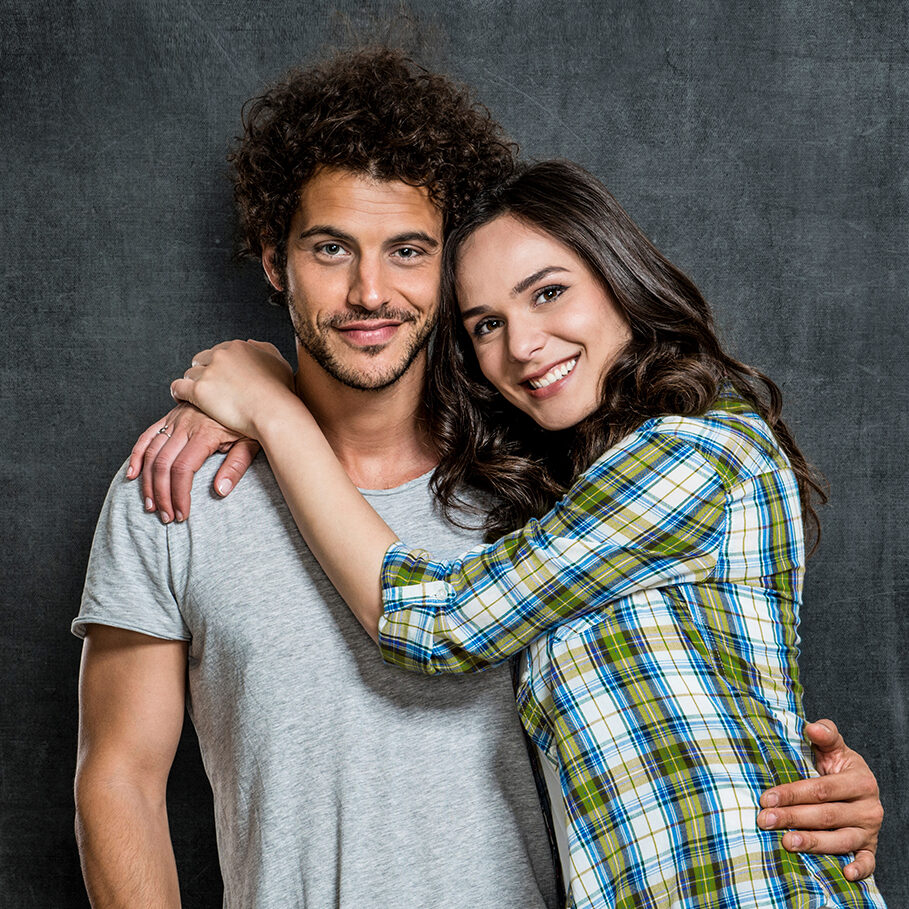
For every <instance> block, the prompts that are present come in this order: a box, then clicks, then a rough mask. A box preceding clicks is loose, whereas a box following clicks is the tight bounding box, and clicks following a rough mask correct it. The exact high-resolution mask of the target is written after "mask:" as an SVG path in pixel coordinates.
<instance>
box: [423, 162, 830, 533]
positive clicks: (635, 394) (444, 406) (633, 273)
mask: <svg viewBox="0 0 909 909" xmlns="http://www.w3.org/2000/svg"><path fill="white" fill-rule="evenodd" d="M504 214H510V215H512V216H513V217H516V218H518V219H519V220H521V221H523V222H524V223H526V224H528V225H529V226H530V227H533V228H535V229H537V230H540V231H542V232H544V233H546V234H548V235H549V236H551V237H553V238H554V239H556V240H558V241H559V242H561V243H563V244H564V245H566V246H567V247H568V248H569V249H571V250H572V251H573V252H574V253H575V254H576V255H577V256H578V257H579V258H580V259H581V260H582V261H583V262H584V264H585V265H586V266H587V267H588V268H589V269H590V271H591V272H592V273H593V274H594V275H595V276H596V277H597V279H598V280H599V281H600V283H601V284H602V286H603V287H604V288H605V289H606V290H607V291H608V292H609V294H610V295H611V297H612V298H613V301H614V302H615V304H616V305H617V307H618V309H619V311H620V312H621V313H622V315H623V316H624V317H625V319H626V320H627V322H628V325H629V327H630V329H631V340H630V341H629V342H628V343H627V344H626V345H625V347H624V349H623V350H622V351H621V353H620V354H619V356H618V357H617V359H616V360H615V362H613V363H612V364H611V366H610V367H609V368H608V369H607V370H606V373H605V375H604V376H603V378H602V385H601V392H600V406H599V409H598V410H596V411H595V412H594V413H593V414H591V415H590V416H588V417H587V418H586V419H585V420H583V421H581V422H580V423H579V424H578V425H576V426H574V427H571V428H570V429H566V430H562V431H560V432H546V431H545V430H542V429H541V428H540V427H539V426H538V425H537V424H536V423H535V422H534V421H533V420H532V419H531V418H530V417H528V416H527V415H526V414H524V413H521V412H520V411H517V410H516V409H515V408H513V407H512V406H511V405H509V404H508V403H507V402H506V401H505V400H504V398H502V397H501V396H500V395H499V394H498V393H497V392H496V391H495V389H494V388H493V386H492V385H491V384H490V383H489V381H488V380H487V379H486V378H485V377H484V376H483V374H482V373H481V371H480V367H479V364H478V363H477V359H476V356H475V355H474V352H473V345H472V343H471V341H470V338H469V336H468V335H467V332H466V331H465V330H464V328H463V325H462V324H461V319H460V317H459V315H458V311H457V302H456V274H455V273H456V268H457V261H458V253H459V250H460V249H461V247H462V246H463V244H464V242H465V241H466V240H467V238H468V237H469V236H470V235H471V234H472V233H473V232H474V231H476V230H477V229H478V228H479V227H481V226H482V225H484V224H487V223H489V222H490V221H492V220H493V219H495V218H497V217H499V216H501V215H504ZM432 370H433V371H432V375H431V377H430V382H429V383H428V387H429V390H430V394H431V395H432V401H431V402H430V404H431V406H430V407H429V413H430V414H431V419H432V422H433V427H432V428H433V434H434V437H435V439H436V442H437V446H438V449H439V452H440V455H441V459H440V464H439V467H438V469H437V470H436V472H435V474H434V476H433V480H432V484H433V489H434V491H435V493H436V495H437V497H438V498H439V500H440V502H441V504H442V506H443V508H444V510H445V511H446V513H447V514H448V516H449V517H450V518H451V519H453V520H455V521H456V522H457V523H462V522H460V521H458V520H457V514H456V512H457V511H459V510H462V509H464V508H467V509H468V510H470V511H477V510H478V509H474V508H470V507H469V506H468V505H467V504H466V503H465V500H464V499H463V498H462V490H463V489H464V488H465V487H468V486H469V487H473V488H474V489H479V490H482V491H484V492H486V493H489V494H490V495H492V496H493V497H494V499H495V500H496V503H497V504H496V507H495V508H493V509H492V510H490V511H489V512H488V514H486V523H485V529H486V532H487V538H488V539H490V540H494V539H497V538H498V537H500V536H502V535H503V534H504V533H507V532H509V531H511V530H514V529H515V528H516V527H520V526H522V525H523V524H525V523H526V522H527V521H528V520H529V519H530V518H532V517H539V516H541V515H542V514H543V513H544V512H546V511H547V510H548V509H549V508H551V507H552V505H553V504H555V502H556V501H557V500H558V499H559V498H561V496H562V495H564V492H565V490H566V489H567V488H568V487H569V486H570V485H571V484H572V482H573V481H574V480H575V479H576V477H577V476H578V474H580V473H581V472H583V471H584V470H586V469H587V468H588V467H589V466H590V464H591V463H592V462H593V461H594V460H596V458H598V457H599V456H600V455H601V454H602V453H603V452H605V451H606V450H607V449H609V448H611V447H612V446H613V445H615V444H616V443H617V442H618V441H619V440H621V439H622V438H624V437H625V436H626V435H628V434H629V433H631V432H633V431H634V430H635V429H637V428H638V427H639V426H641V425H642V424H643V423H644V422H646V421H647V420H649V419H651V418H652V417H658V416H665V415H670V414H678V415H681V416H696V415H700V414H703V413H705V412H706V411H707V410H709V409H710V407H711V406H712V405H713V404H714V403H715V401H716V400H717V398H718V397H719V395H720V393H721V391H722V387H723V386H724V385H728V384H731V385H732V386H733V387H734V388H735V389H736V391H737V392H738V393H739V394H740V395H741V396H742V397H744V398H745V399H746V400H748V401H749V402H750V403H751V404H752V405H753V406H754V407H755V408H756V410H757V411H758V413H759V414H760V415H761V417H762V418H763V419H764V420H765V422H766V423H767V424H768V425H769V426H770V428H771V430H772V431H773V433H774V435H775V436H776V439H777V441H778V442H779V444H780V447H781V448H782V449H783V451H784V452H785V453H786V455H787V457H788V458H789V461H790V463H791V465H792V468H793V470H794V472H795V475H796V479H797V480H798V485H799V493H800V497H801V502H802V514H803V518H804V519H805V521H806V523H807V524H808V525H809V529H811V530H814V531H815V541H817V539H818V538H819V522H818V519H817V514H816V512H815V510H814V508H813V506H812V494H814V495H815V496H817V497H818V498H819V499H820V501H821V502H824V501H826V493H825V490H824V487H823V482H822V478H821V477H820V476H819V475H818V474H817V473H816V472H815V470H814V469H813V468H812V467H811V465H810V464H809V463H808V461H807V460H806V459H805V457H804V455H803V454H802V452H801V451H800V450H799V448H798V446H797V445H796V443H795V439H794V438H793V436H792V434H791V432H790V431H789V429H788V427H787V426H786V424H785V423H784V422H783V420H782V419H781V417H780V411H781V409H782V396H781V394H780V390H779V388H778V387H777V386H776V385H775V384H774V383H773V382H772V381H771V380H770V379H769V378H768V377H767V376H765V375H764V374H763V373H761V372H759V371H758V370H756V369H754V368H753V367H751V366H748V365H746V364H744V363H740V362H738V361H737V360H734V359H733V358H732V357H730V356H729V355H728V354H727V353H725V351H723V349H722V347H721V346H720V342H719V340H718V339H717V336H716V331H715V328H714V323H713V316H712V314H711V311H710V307H709V306H708V305H707V302H706V301H705V300H704V298H703V296H702V295H701V293H700V291H699V290H698V289H697V287H695V285H694V284H693V283H692V281H691V279H690V278H688V276H687V275H685V274H684V273H683V272H682V271H680V270H679V269H678V268H677V267H676V266H675V265H673V264H672V263H671V262H669V261H668V260H667V259H666V258H665V257H664V256H663V255H662V254H661V253H660V252H659V251H658V250H657V249H656V248H655V247H654V246H653V244H652V243H651V242H650V241H649V240H648V239H647V237H645V236H644V234H643V232H642V231H641V229H640V228H639V227H638V226H637V225H636V224H635V223H634V221H632V220H631V218H630V217H629V216H628V214H627V213H626V212H625V210H624V209H623V208H622V207H621V206H620V205H619V203H618V202H617V201H616V200H615V198H614V197H613V196H612V194H611V193H610V192H609V191H608V190H607V189H606V188H605V187H604V186H603V185H602V184H601V183H600V182H599V181H598V180H596V178H594V177H593V176H592V175H591V174H589V173H588V172H587V171H585V170H583V168H580V167H578V166H577V165H575V164H570V163H568V162H562V161H550V162H543V163H540V164H536V165H533V166H531V167H529V168H527V169H526V170H524V171H523V172H521V173H518V174H517V175H516V176H513V177H512V178H510V179H508V180H506V181H505V182H504V183H503V184H502V185H501V186H499V187H496V188H493V189H492V190H490V191H488V192H487V193H486V194H484V195H482V196H481V197H480V198H479V199H478V200H477V203H476V205H475V207H474V209H473V210H472V211H471V212H470V213H469V214H468V215H467V216H466V218H464V219H463V220H462V221H461V223H460V224H459V225H458V227H457V228H456V229H455V230H454V231H453V232H452V233H451V235H450V236H449V238H448V242H447V243H446V247H445V250H444V253H443V265H442V312H441V315H440V322H439V333H438V337H437V340H436V349H435V356H434V358H433V360H432ZM815 546H816V542H815ZM812 551H813V548H812Z"/></svg>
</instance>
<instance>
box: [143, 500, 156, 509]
mask: <svg viewBox="0 0 909 909" xmlns="http://www.w3.org/2000/svg"><path fill="white" fill-rule="evenodd" d="M145 510H146V511H154V510H155V503H154V502H153V501H152V500H151V499H146V500H145Z"/></svg>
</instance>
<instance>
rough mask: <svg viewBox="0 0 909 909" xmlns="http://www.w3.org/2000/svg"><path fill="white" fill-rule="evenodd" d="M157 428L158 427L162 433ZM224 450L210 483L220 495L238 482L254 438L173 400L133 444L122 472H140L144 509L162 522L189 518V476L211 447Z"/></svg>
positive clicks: (254, 448) (253, 449)
mask: <svg viewBox="0 0 909 909" xmlns="http://www.w3.org/2000/svg"><path fill="white" fill-rule="evenodd" d="M162 429H163V432H162ZM218 451H222V452H223V451H226V452H228V455H227V457H226V458H225V459H224V463H223V464H221V466H220V467H219V468H218V472H217V473H216V474H215V479H214V482H213V483H212V485H213V486H214V489H215V492H217V493H218V495H220V496H226V495H227V494H228V493H229V492H230V491H231V490H232V489H233V488H234V487H235V486H236V485H237V483H239V482H240V479H241V477H242V476H243V474H244V473H246V471H247V469H248V468H249V465H250V464H252V462H253V459H254V458H255V457H256V454H257V453H258V451H259V443H258V442H254V441H253V440H252V439H247V438H245V437H244V436H241V435H240V434H239V433H236V432H233V431H232V430H230V429H225V428H224V427H223V426H222V425H221V424H220V423H216V422H215V421H214V420H212V419H211V417H207V416H206V415H205V414H204V413H202V411H200V410H197V409H196V408H195V407H193V406H192V405H191V404H178V405H177V406H176V407H174V408H173V409H172V410H171V411H170V413H168V414H167V416H166V417H164V419H163V421H162V420H156V421H155V422H154V423H153V424H152V425H151V426H149V427H148V429H146V430H145V432H143V433H142V435H141V436H139V440H138V441H137V442H136V444H135V445H134V446H133V450H132V452H131V453H130V456H129V465H128V467H127V469H126V476H127V478H128V479H130V480H132V479H135V478H136V477H138V476H139V475H140V474H141V476H142V499H143V501H144V502H145V510H146V511H157V512H158V514H159V515H160V517H161V520H162V521H164V523H165V524H167V523H168V522H169V521H171V520H173V519H174V518H176V520H178V521H184V520H186V518H188V517H189V509H190V502H191V493H192V486H193V477H194V476H195V475H196V472H197V471H198V470H199V468H200V467H201V466H202V465H203V464H204V463H205V461H206V460H207V459H208V458H209V457H211V455H213V454H214V453H215V452H218Z"/></svg>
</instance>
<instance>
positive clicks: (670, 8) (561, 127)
mask: <svg viewBox="0 0 909 909" xmlns="http://www.w3.org/2000/svg"><path fill="white" fill-rule="evenodd" d="M402 9H405V8H404V7H401V6H400V5H399V4H398V3H389V4H384V5H383V4H381V3H380V4H365V5H364V4H354V3H349V2H339V3H336V4H330V3H325V2H322V0H308V2H306V3H299V2H293V3H291V2H286V0H270V2H267V3H263V2H258V0H193V2H182V3H176V2H171V0H159V2H147V3H142V2H138V0H134V2H117V0H105V2H98V0H76V2H61V3H57V4H49V3H45V2H40V3H39V2H34V0H18V2H11V0H4V2H3V4H2V9H0V62H2V67H0V70H2V72H0V79H2V120H0V151H2V154H0V174H2V185H3V191H2V192H3V195H2V223H3V233H2V243H0V256H2V258H3V263H2V269H0V272H2V276H0V281H2V286H3V289H2V295H0V299H2V305H3V309H4V326H3V331H2V334H0V345H2V350H3V356H2V361H0V369H2V377H3V381H2V395H3V405H4V406H3V418H4V422H3V431H2V437H0V470H2V484H3V485H2V489H3V507H4V510H5V518H4V521H3V533H4V541H5V544H4V546H3V547H2V554H0V559H2V565H3V569H4V571H3V588H2V594H3V610H4V613H3V615H4V619H3V623H2V630H0V635H2V652H0V671H2V673H3V678H2V681H0V690H2V720H0V755H2V773H0V798H2V815H0V836H2V843H0V903H2V904H3V905H4V906H10V907H13V906H15V907H51V906H53V907H71V906H72V907H76V906H85V905H87V901H86V899H85V896H84V891H83V887H82V881H81V875H80V872H79V866H78V857H77V854H76V849H75V842H74V838H73V834H72V814H73V810H72V794H71V786H72V775H73V767H74V759H75V739H76V681H77V674H78V664H79V655H80V645H79V642H78V641H77V640H76V639H75V638H73V637H71V636H70V634H69V631H68V627H69V622H70V620H71V618H72V616H73V615H74V614H75V612H76V610H77V609H78V601H79V594H80V590H81V584H82V576H83V572H84V569H85V562H86V558H87V555H88V550H89V545H90V543H91V537H92V531H93V528H94V522H95V519H96V517H97V513H98V509H99V507H100V505H101V502H102V499H103V496H104V493H105V490H106V488H107V485H108V483H109V481H110V478H111V476H112V474H113V473H114V471H115V470H116V469H117V467H118V466H119V464H120V463H121V461H122V460H123V459H124V457H125V456H126V454H127V453H128V451H129V449H130V447H131V444H132V442H133V440H134V438H135V436H136V435H137V434H138V432H139V431H140V430H141V429H143V428H144V427H145V426H146V425H147V424H148V423H149V422H150V421H151V420H152V419H153V418H155V417H156V416H159V415H160V414H162V413H163V412H164V410H166V409H167V407H168V406H169V399H168V396H167V388H166V383H167V382H168V381H169V380H170V379H171V378H172V377H174V376H176V375H177V374H179V373H180V372H182V370H183V369H184V368H185V365H186V362H187V360H188V358H189V357H190V356H191V355H192V354H193V353H194V352H195V351H196V350H197V349H200V348H202V347H205V346H208V345H210V344H211V343H212V342H215V341H218V340H220V339H224V338H226V337H232V336H241V337H259V338H264V339H267V340H272V341H274V342H275V343H277V344H278V345H279V346H280V347H281V348H282V349H283V350H285V351H287V352H290V350H291V345H290V335H289V331H288V328H287V325H286V324H285V318H284V317H283V315H282V314H281V313H280V312H278V311H277V310H274V309H270V308H268V307H267V305H266V304H265V297H266V294H265V288H264V284H263V282H262V280H261V278H260V275H259V272H258V270H257V269H255V268H253V267H251V266H248V267H240V266H237V265H235V264H233V262H232V258H231V254H232V236H233V229H234V228H233V216H232V211H231V204H230V195H229V188H228V184H227V180H226V178H225V173H226V165H225V163H224V155H225V152H226V149H227V147H228V143H229V141H230V139H231V137H232V136H234V135H235V134H236V131H237V129H238V124H239V113H240V108H241V106H242V104H243V102H244V101H245V100H246V99H247V98H248V97H250V96H252V95H254V94H255V93H257V92H258V91H259V90H260V89H261V88H262V87H263V86H264V85H265V84H266V83H267V82H268V81H270V80H272V79H273V78H275V77H277V76H278V75H280V74H281V73H282V72H283V71H284V70H285V69H286V68H288V67H289V66H291V65H293V64H297V63H305V62H307V61H310V60H313V59H314V58H315V56H316V55H317V54H319V53H322V52H324V49H325V48H326V47H327V46H331V45H332V44H337V43H343V42H344V41H346V40H348V37H349V35H350V34H360V35H364V34H366V35H368V34H370V33H372V34H378V33H380V32H382V30H383V29H384V28H385V25H384V23H385V22H387V21H389V20H400V19H401V11H402ZM406 9H407V10H409V11H410V13H411V15H412V17H413V18H414V19H415V20H416V21H417V23H418V26H419V28H418V30H417V31H416V32H414V31H413V30H411V32H412V34H411V37H410V38H409V39H408V40H411V41H413V42H415V46H417V47H418V49H419V50H420V51H421V52H422V54H423V59H424V62H425V63H426V64H427V65H428V66H430V67H432V68H435V69H439V70H441V71H443V72H446V73H448V74H450V75H451V76H453V77H455V78H456V79H458V80H460V81H463V82H466V83H468V84H470V85H472V86H474V87H475V89H476V91H477V95H478V97H479V98H480V99H481V100H482V101H483V102H485V103H486V104H487V105H488V106H489V108H490V109H491V110H492V111H493V112H494V114H495V115H496V116H497V117H498V118H499V119H500V120H501V122H502V123H503V124H504V125H505V127H506V129H507V130H508V132H509V133H510V135H511V136H512V137H513V138H514V139H515V140H516V141H517V142H518V143H519V144H520V146H521V148H522V151H523V152H524V154H525V155H526V156H528V157H533V158H545V157H552V156H561V157H567V158H571V159H574V160H577V161H579V162H581V163H582V164H584V165H586V166H587V167H589V168H590V169H592V170H593V171H594V172H595V173H596V174H598V175H599V176H600V177H601V178H602V179H603V180H604V182H605V183H606V184H607V185H608V186H609V187H610V188H611V189H612V190H613V192H614V193H615V194H616V196H617V197H618V198H619V199H620V200H621V201H622V202H623V203H624V205H625V206H626V207H627V209H628V210H629V211H630V213H631V214H632V216H633V217H635V218H636V219H637V220H638V222H639V223H640V224H641V225H642V226H643V227H644V229H645V230H646V232H647V233H648V234H649V235H650V236H651V237H653V238H654V239H655V241H656V243H657V245H658V246H660V247H661V248H662V249H663V250H664V251H665V252H666V253H667V254H668V255H669V257H670V258H671V259H673V260H674V261H676V262H677V263H678V264H679V265H681V266H682V267H683V268H684V269H685V270H687V271H688V272H689V273H690V274H691V275H692V276H693V277H694V279H695V281H696V282H697V283H698V285H699V286H700V287H701V289H702V290H703V291H704V292H705V294H706V296H707V298H708V299H709V300H710V301H711V302H712V304H713V306H714V308H715V310H716V312H717V316H718V320H719V323H720V325H721V327H722V330H723V334H724V337H725V338H726V340H727V342H728V343H729V344H730V345H731V347H732V348H733V350H734V351H736V352H737V353H738V355H739V356H740V357H741V358H743V359H745V360H747V361H748V362H750V363H753V364H755V365H757V366H759V367H760V368H762V369H764V370H765V371H766V372H768V373H769V374H770V375H771V376H773V377H774V378H775V379H776V380H777V382H778V383H780V385H781V386H782V388H783V390H784V393H785V394H786V395H787V405H786V414H787V416H788V418H789V420H790V421H791V425H793V426H794V428H795V430H796V432H797V434H798V438H799V441H800V443H801V444H802V446H803V448H804V449H805V450H806V451H807V452H808V453H809V455H810V456H811V457H812V458H813V459H814V461H815V462H816V463H817V465H818V466H819V467H820V468H821V469H822V470H823V471H824V473H825V474H826V475H827V477H828V479H829V481H830V486H831V490H832V498H831V504H830V505H829V506H828V507H827V508H826V509H824V511H823V519H824V524H825V529H824V540H823V544H822V547H821V550H820V553H819V554H818V556H817V557H816V558H815V559H813V560H812V562H811V565H810V569H809V574H808V581H807V591H806V603H805V607H804V619H803V625H802V634H803V655H802V666H803V670H804V679H805V683H806V688H807V692H808V693H807V707H808V713H809V715H810V716H815V717H816V716H820V715H828V716H832V717H833V718H834V719H835V720H836V721H837V722H838V723H839V724H840V726H841V728H842V729H843V730H844V732H845V734H846V737H847V740H848V741H849V742H850V743H851V744H853V745H854V746H856V747H858V748H859V749H860V750H861V751H862V752H863V753H864V754H865V755H866V756H867V758H868V760H869V762H870V763H871V764H872V766H873V768H874V769H875V771H876V773H877V775H878V778H879V780H880V784H881V789H882V792H883V799H884V803H885V807H886V810H887V818H886V823H885V827H884V832H883V841H882V844H881V849H880V853H879V873H878V879H879V882H880V885H881V888H882V890H883V891H884V893H885V895H886V896H887V897H888V899H889V901H890V905H891V907H901V906H907V905H909V860H907V858H906V856H907V847H906V843H907V842H909V801H907V799H906V795H905V789H906V785H907V741H909V715H907V695H906V692H907V679H909V670H907V665H909V664H907V652H909V635H907V619H906V608H907V587H909V572H907V560H906V549H907V534H906V530H905V526H906V520H905V517H904V511H905V506H906V502H907V494H906V493H907V484H906V467H905V465H906V453H905V448H906V436H907V433H906V428H907V393H906V384H905V383H906V378H907V362H909V361H907V351H906V324H907V316H906V312H907V293H906V287H907V284H909V269H907V265H906V262H907V253H909V244H907V217H906V216H907V189H909V183H907V177H906V174H907V173H909V134H907V116H906V111H907V100H909V98H907V95H909V70H907V64H909V37H907V36H909V21H907V20H909V7H907V4H906V3H905V2H897V0H866V2H863V3H853V2H846V0H787V2H781V0H776V2H772V0H771V2H766V3H735V2H732V0H726V2H721V0H690V2H684V3H682V2H666V0H660V2H657V0H626V2H619V0H596V2H594V0H590V2H578V3H572V2H569V3H550V2H531V0H510V2H486V0H462V2H459V3H457V4H454V3H451V4H448V3H443V2H430V0H425V2H417V0H415V2H413V3H412V4H411V5H410V6H408V7H406ZM171 780H172V782H171V793H170V796H171V798H170V804H171V825H172V831H173V838H174V842H175V848H176V853H177V857H178V864H179V868H180V874H181V878H182V885H183V889H184V904H185V905H187V906H192V907H215V906H219V905H220V879H219V875H218V867H217V857H216V853H215V847H214V843H213V835H212V821H211V800H210V796H209V793H208V785H207V782H206V780H205V776H204V774H203V772H202V769H201V764H200V761H199V757H198V749H197V746H196V743H195V740H194V738H193V736H192V732H191V730H187V732H186V734H185V736H184V740H183V742H182V744H181V748H180V753H179V756H178V759H177V763H176V767H175V770H174V773H173V774H172V777H171Z"/></svg>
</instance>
